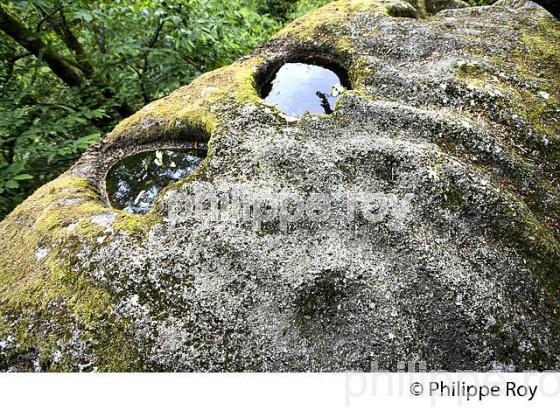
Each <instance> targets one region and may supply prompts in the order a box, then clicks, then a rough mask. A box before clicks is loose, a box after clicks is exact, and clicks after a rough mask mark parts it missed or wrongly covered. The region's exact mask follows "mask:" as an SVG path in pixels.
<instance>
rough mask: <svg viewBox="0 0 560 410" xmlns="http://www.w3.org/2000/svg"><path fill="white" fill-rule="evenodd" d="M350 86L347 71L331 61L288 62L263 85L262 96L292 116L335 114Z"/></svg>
mask: <svg viewBox="0 0 560 410" xmlns="http://www.w3.org/2000/svg"><path fill="white" fill-rule="evenodd" d="M348 88H350V84H349V81H348V79H347V74H346V71H345V70H344V69H342V68H340V67H334V65H331V64H321V65H318V64H310V63H286V64H284V65H282V66H281V67H280V69H278V70H277V71H276V72H275V73H273V75H272V76H271V77H270V80H269V81H268V82H267V83H265V84H264V86H263V87H262V88H261V97H262V98H264V99H265V100H266V101H269V102H271V103H272V104H275V105H276V106H278V107H279V108H280V109H281V110H283V111H285V112H286V114H287V115H289V116H294V117H295V116H300V115H304V114H332V112H333V111H334V105H335V103H336V100H338V98H339V97H340V95H341V94H342V93H343V92H344V91H345V90H347V89H348Z"/></svg>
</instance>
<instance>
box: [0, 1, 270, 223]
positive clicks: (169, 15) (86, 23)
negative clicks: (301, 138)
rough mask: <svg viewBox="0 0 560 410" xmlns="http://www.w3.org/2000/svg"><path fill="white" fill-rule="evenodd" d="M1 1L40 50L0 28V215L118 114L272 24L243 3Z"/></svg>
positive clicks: (262, 36) (208, 66)
mask: <svg viewBox="0 0 560 410" xmlns="http://www.w3.org/2000/svg"><path fill="white" fill-rule="evenodd" d="M278 3H280V2H278ZM0 7H1V8H2V9H3V10H4V11H5V12H7V13H8V14H9V15H11V16H12V17H13V18H15V19H17V20H18V21H19V22H20V23H22V25H23V26H25V28H26V29H27V31H28V33H26V34H25V35H23V36H22V37H23V38H24V39H25V38H29V37H33V39H39V40H40V41H41V42H42V44H43V47H44V48H43V49H41V50H40V52H38V53H33V52H32V51H30V50H28V49H26V47H23V46H22V45H21V44H19V43H18V41H17V39H16V38H14V36H13V35H8V34H7V31H9V29H8V30H6V27H2V26H0V29H1V30H0V61H1V64H0V218H1V217H2V216H4V215H5V214H7V213H8V212H9V211H10V210H11V209H12V208H13V207H14V206H15V205H17V204H18V203H19V202H21V201H22V200H23V199H25V197H26V196H27V195H29V194H30V193H31V192H32V191H33V190H34V189H36V188H37V187H38V186H40V185H42V184H43V183H45V182H46V181H48V180H50V179H52V178H54V177H56V176H57V175H59V174H60V173H61V172H62V171H64V170H65V169H67V168H68V167H69V166H70V165H71V164H72V163H73V162H74V161H75V160H76V159H77V158H78V157H79V155H80V154H81V153H82V152H83V151H84V150H85V149H86V148H87V147H88V146H89V145H90V144H91V143H93V142H95V141H97V140H98V139H99V138H100V136H102V135H103V134H104V133H106V132H108V131H109V130H110V129H112V128H113V127H114V125H115V124H116V123H117V122H118V121H120V120H121V119H122V118H123V117H126V116H127V115H128V114H130V113H131V112H133V111H135V110H137V109H139V108H140V107H142V106H143V105H145V104H147V103H148V102H150V101H152V100H154V99H157V98H160V97H162V96H164V95H166V94H168V93H169V92H170V91H172V90H174V89H176V88H178V87H180V86H181V85H184V84H188V83H189V82H190V81H192V80H193V79H194V78H195V77H197V76H198V75H200V74H201V73H203V72H205V71H208V70H212V69H214V68H217V67H220V66H223V65H226V64H229V63H230V62H232V61H233V60H235V59H236V58H238V57H240V56H242V55H244V54H247V53H248V52H249V51H251V50H252V49H253V48H254V47H255V46H256V45H258V44H259V43H262V42H264V41H265V40H266V39H267V38H268V37H269V36H270V35H271V34H272V33H274V32H275V31H277V30H278V28H279V27H280V23H279V22H278V21H276V20H274V19H272V18H271V17H269V16H267V15H262V14H259V13H258V11H257V9H256V8H254V7H253V8H251V7H248V6H247V2H246V1H243V0H228V1H227V2H224V1H220V0H134V1H131V0H102V1H96V2H91V1H86V0H72V1H70V0H29V1H23V0H22V1H13V2H8V3H6V2H2V3H1V4H0ZM12 27H13V25H12ZM72 37H73V38H74V39H75V40H76V41H75V42H74V43H72V42H71V41H70V40H72ZM76 43H77V45H76ZM47 48H49V49H51V50H55V51H56V53H57V54H58V55H59V57H60V58H61V59H63V60H64V61H67V62H69V63H70V67H71V68H72V70H73V71H74V73H75V74H77V75H78V77H79V78H80V79H81V83H80V85H79V86H72V87H71V86H69V85H67V84H66V83H65V81H64V78H61V77H60V76H59V75H56V74H55V73H54V72H53V70H52V69H51V67H49V65H48V64H47V62H46V61H45V59H43V55H44V54H46V50H47ZM34 54H35V55H34Z"/></svg>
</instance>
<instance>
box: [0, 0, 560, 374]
mask: <svg viewBox="0 0 560 410" xmlns="http://www.w3.org/2000/svg"><path fill="white" fill-rule="evenodd" d="M427 10H431V9H430V8H429V7H428V8H427V7H426V2H424V1H420V0H411V1H410V2H408V3H405V2H401V1H393V0H387V1H382V0H379V1H366V0H354V1H349V0H343V1H338V2H335V3H331V4H329V5H327V6H325V7H323V8H321V9H319V10H317V11H315V12H313V13H311V14H309V15H307V16H305V17H303V18H301V19H299V20H297V21H295V22H294V23H292V24H291V25H289V26H288V27H287V28H286V29H284V30H283V31H281V32H280V33H278V34H277V35H276V36H274V37H273V38H272V39H271V40H270V42H269V43H268V44H266V45H264V46H263V47H261V48H259V49H257V50H256V51H255V52H254V53H253V55H251V56H249V57H246V58H242V59H240V60H239V61H237V62H235V63H234V64H232V65H231V66H228V67H224V68H222V69H219V70H216V71H213V72H210V73H208V74H205V75H203V76H201V77H200V78H198V79H197V80H196V81H194V82H193V83H192V84H190V85H188V86H185V87H182V88H180V89H178V90H177V91H175V92H173V93H172V94H171V95H169V96H168V97H165V98H163V99H161V100H159V101H156V102H154V103H152V104H149V105H148V106H146V107H145V108H143V109H142V110H140V111H139V112H138V113H136V114H135V115H133V116H132V117H130V118H128V119H126V120H125V121H123V122H122V123H121V124H119V125H118V126H117V127H116V128H115V130H114V131H113V132H111V133H110V134H108V135H107V136H106V137H105V138H104V139H103V140H102V141H101V142H100V143H99V144H97V145H95V146H94V147H92V148H91V149H90V150H89V151H88V152H87V153H86V154H84V155H83V157H82V158H81V159H80V160H79V161H78V162H77V163H76V164H75V165H74V166H73V167H72V168H71V169H70V170H69V171H67V172H66V173H65V174H63V175H62V176H60V177H59V178H57V179H56V180H54V181H52V182H51V183H49V184H47V185H45V186H43V187H42V188H40V189H39V190H37V192H35V193H34V194H33V195H32V196H31V197H30V198H28V199H27V200H26V201H25V202H24V203H23V204H21V205H20V206H19V207H18V208H17V209H16V210H15V211H14V212H12V213H11V214H10V215H9V216H8V217H7V218H6V219H5V220H4V221H2V222H1V223H0V369H1V370H52V371H58V370H65V371H74V370H100V371H108V370H109V371H111V370H131V371H133V370H183V371H222V370H225V371H242V370H254V371H287V370H291V371H307V370H311V371H347V370H366V371H367V370H369V369H371V368H372V367H377V368H380V369H395V368H396V366H397V362H398V361H402V360H407V361H409V360H424V361H426V363H427V368H428V370H435V369H444V370H477V371H483V370H489V369H494V370H526V369H536V370H543V369H556V370H560V223H559V221H560V189H559V186H560V185H559V181H560V179H559V178H560V172H559V171H560V23H559V22H557V21H556V20H555V19H554V18H553V16H552V15H550V14H549V13H548V12H547V11H546V10H545V9H543V8H541V7H539V6H536V5H535V4H534V3H531V2H525V1H522V2H520V1H515V2H507V1H502V2H499V3H498V5H496V6H488V7H472V8H470V7H469V8H455V9H448V10H443V11H440V12H439V13H437V14H430V13H429V12H427ZM286 62H300V63H305V62H307V63H309V62H310V63H319V64H321V65H323V66H327V67H331V68H333V69H335V68H336V70H337V71H338V72H340V73H342V74H347V77H348V78H347V80H348V83H349V85H351V88H352V89H351V90H347V91H345V92H344V93H343V94H342V95H341V96H340V98H339V99H338V101H337V103H336V107H335V109H334V113H332V114H330V115H326V114H325V115H303V116H301V117H288V116H286V115H285V114H284V113H283V112H282V111H281V110H280V109H278V108H277V107H276V106H274V105H271V104H270V103H268V102H267V101H265V100H263V99H262V98H260V94H259V90H260V89H261V88H262V87H264V86H265V84H266V82H267V81H269V80H270V78H271V75H272V74H273V73H274V72H275V71H276V70H277V69H278V68H279V67H280V66H281V65H282V64H283V63H286ZM342 74H341V75H342ZM163 148H191V149H193V148H194V149H198V150H206V149H207V150H208V153H207V157H206V159H205V160H204V162H203V163H202V164H201V165H200V166H199V168H198V169H197V170H196V171H195V172H194V173H193V174H191V175H190V176H189V177H188V178H186V179H183V180H181V181H179V182H177V183H174V184H172V185H170V186H169V187H167V188H166V189H165V190H163V191H162V192H161V193H160V195H159V196H158V198H157V201H156V203H155V205H154V207H153V208H152V210H151V211H150V212H149V213H147V214H146V215H133V214H129V213H127V212H124V211H120V210H117V209H113V208H112V207H111V205H110V203H109V201H108V195H107V190H106V183H105V178H106V175H107V171H108V170H109V168H110V167H111V166H112V165H113V164H114V163H115V162H116V161H117V160H120V159H122V158H125V157H127V156H130V155H132V154H135V153H137V152H141V151H145V150H149V149H163ZM209 192H214V193H219V194H220V195H221V196H220V198H226V199H227V198H232V197H233V196H234V192H238V193H239V192H241V193H243V195H245V196H244V197H243V198H244V201H245V202H244V203H251V204H252V205H251V206H252V207H253V208H243V209H245V210H247V209H249V211H250V212H249V211H248V213H247V214H244V215H243V217H242V218H238V217H236V216H235V214H234V212H233V209H234V208H232V207H230V208H227V209H226V208H220V209H218V211H216V209H215V208H213V206H214V205H215V203H212V197H211V195H209V194H208V193H209ZM202 194H207V195H208V197H207V201H200V202H199V203H198V204H197V203H196V198H200V195H202ZM320 196H322V198H323V199H324V197H325V196H326V197H327V198H328V199H329V204H328V209H326V210H325V208H321V207H320V206H319V205H325V204H324V202H321V203H318V202H313V201H314V200H316V199H317V198H319V197H320ZM193 198H195V200H194V208H192V209H191V208H190V206H191V205H193ZM294 198H296V199H297V198H303V200H304V201H305V203H306V204H308V203H309V202H312V204H311V206H308V207H307V208H305V209H304V212H301V213H300V214H299V215H296V213H295V212H296V210H297V208H298V205H299V204H298V202H297V201H296V199H294ZM226 199H224V200H223V202H224V203H225V202H227V201H226ZM290 201H291V202H290ZM286 203H287V204H288V205H286V209H283V208H282V206H281V204H286ZM220 206H221V205H220ZM316 208H319V209H318V210H317V209H316ZM228 209H229V211H232V212H229V211H228ZM275 209H276V210H279V211H278V213H277V214H274V213H273V212H272V211H273V210H275ZM349 209H352V211H353V212H352V216H349ZM282 210H284V211H285V212H284V214H282ZM354 211H355V212H354ZM282 215H283V216H284V220H282V218H281V217H282ZM325 215H326V217H324V216H325ZM296 216H297V217H296ZM257 217H258V218H257ZM286 218H287V220H286Z"/></svg>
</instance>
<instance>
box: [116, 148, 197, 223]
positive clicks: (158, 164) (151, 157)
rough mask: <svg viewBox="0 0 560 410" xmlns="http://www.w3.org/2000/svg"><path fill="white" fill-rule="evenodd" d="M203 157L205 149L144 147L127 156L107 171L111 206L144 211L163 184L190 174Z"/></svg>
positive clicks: (142, 212) (125, 209) (135, 212)
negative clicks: (150, 148)
mask: <svg viewBox="0 0 560 410" xmlns="http://www.w3.org/2000/svg"><path fill="white" fill-rule="evenodd" d="M204 157H205V153H202V152H200V151H197V150H158V151H146V152H141V153H138V154H134V155H131V156H128V157H126V158H124V159H122V160H121V161H119V162H117V163H116V164H115V165H113V166H112V167H111V169H110V170H109V172H108V174H107V180H106V186H107V195H108V196H109V201H110V202H111V205H112V206H113V207H114V208H117V209H122V210H124V211H126V212H129V213H131V214H145V213H147V212H148V211H149V210H150V208H151V207H152V206H153V204H154V201H155V199H156V197H157V195H158V193H159V192H160V191H161V190H162V189H163V188H165V187H166V186H167V185H169V184H170V183H172V182H175V181H178V180H180V179H183V178H185V177H187V176H188V175H189V174H191V173H192V172H193V171H194V170H195V169H196V168H197V167H198V165H200V163H201V162H202V160H203V159H204Z"/></svg>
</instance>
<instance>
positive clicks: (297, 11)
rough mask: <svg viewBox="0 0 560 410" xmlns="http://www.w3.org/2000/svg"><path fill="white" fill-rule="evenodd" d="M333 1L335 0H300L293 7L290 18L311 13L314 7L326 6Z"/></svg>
mask: <svg viewBox="0 0 560 410" xmlns="http://www.w3.org/2000/svg"><path fill="white" fill-rule="evenodd" d="M332 1H333V0H300V1H298V2H297V4H296V6H295V7H294V8H293V9H292V12H291V13H290V15H289V18H290V19H292V20H293V19H296V18H298V17H301V16H303V15H305V14H307V13H309V12H310V11H311V10H313V9H316V8H318V7H321V6H324V5H325V4H327V3H331V2H332Z"/></svg>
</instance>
